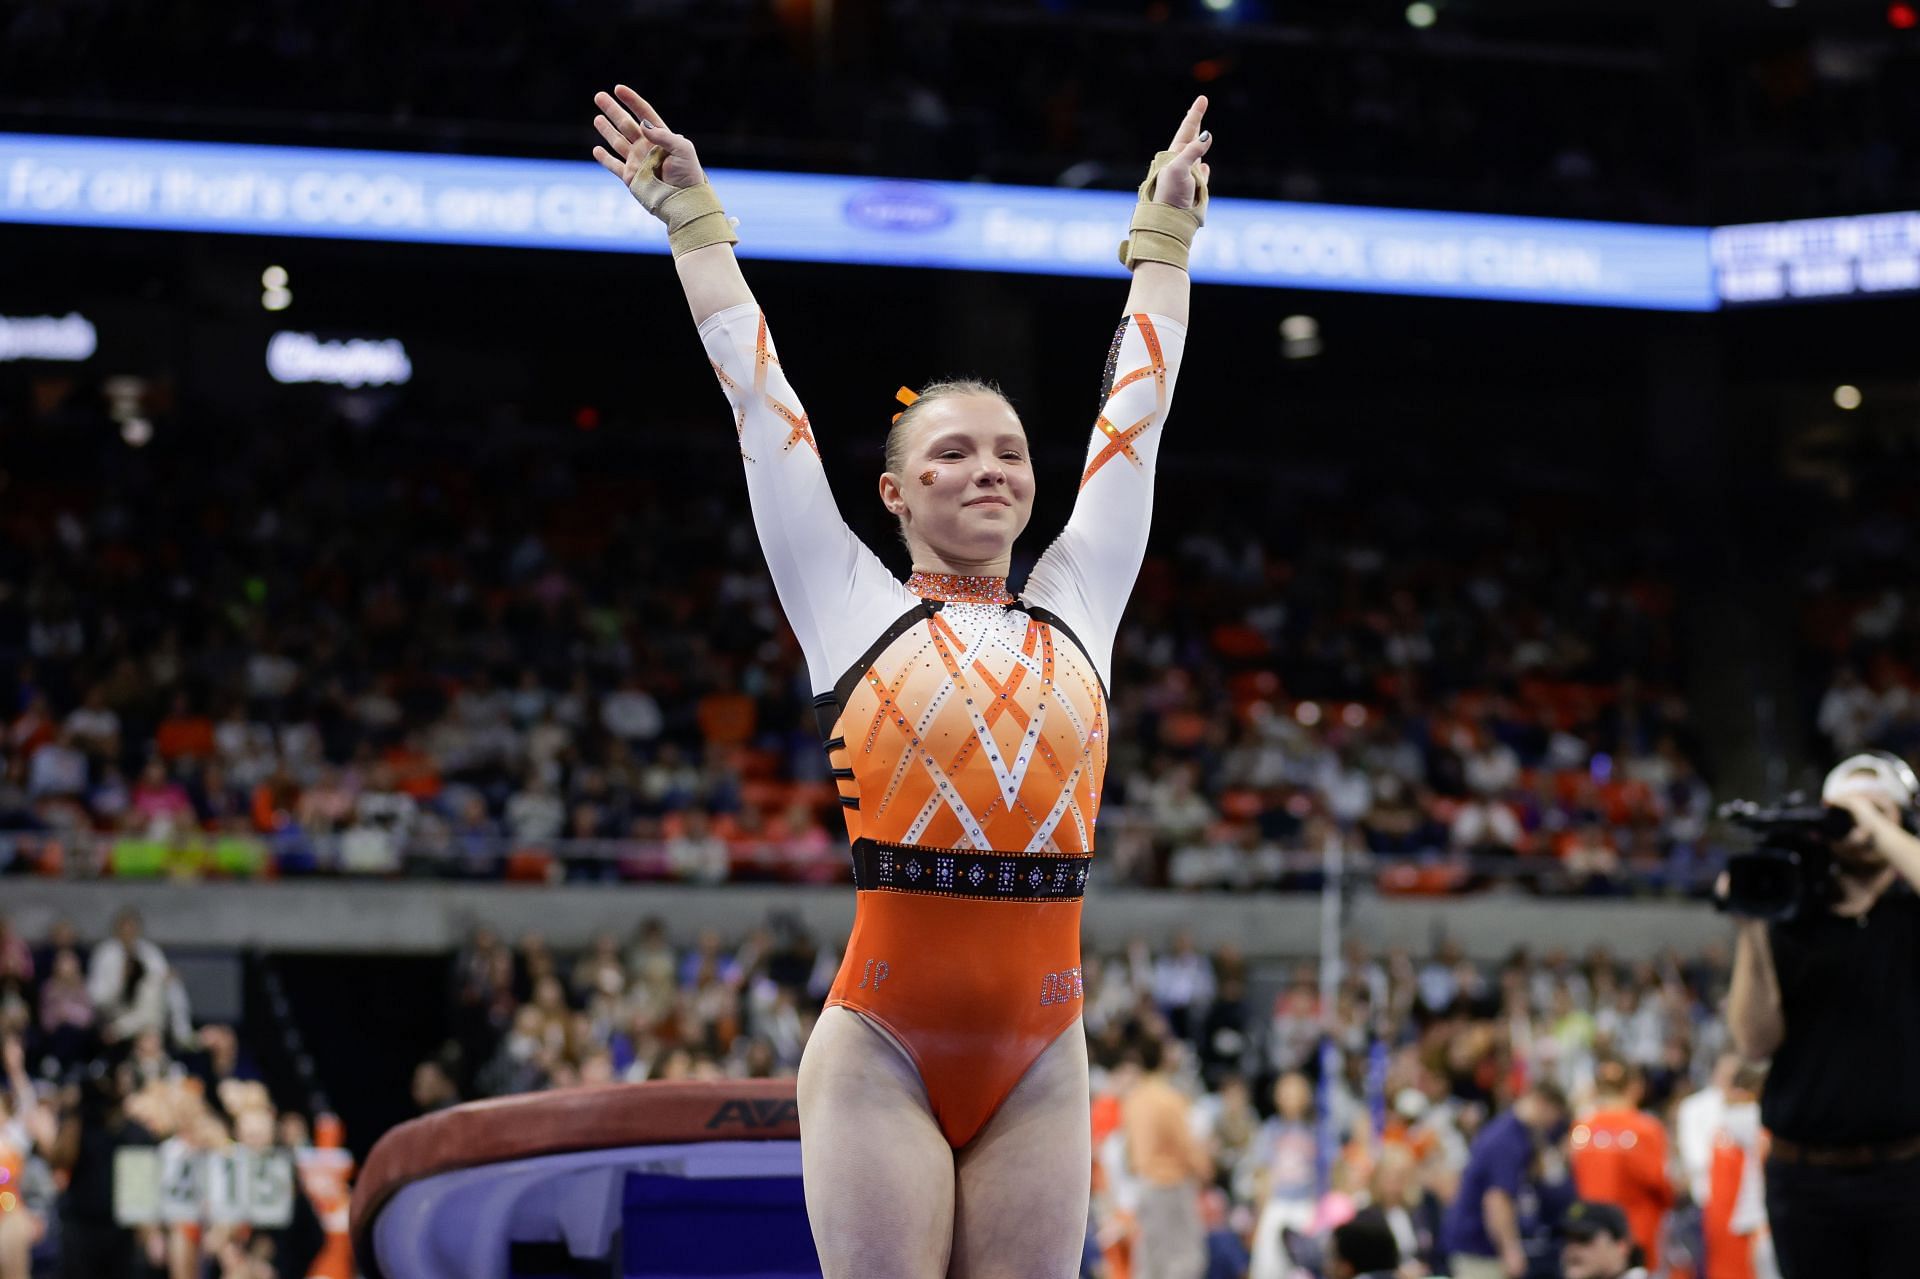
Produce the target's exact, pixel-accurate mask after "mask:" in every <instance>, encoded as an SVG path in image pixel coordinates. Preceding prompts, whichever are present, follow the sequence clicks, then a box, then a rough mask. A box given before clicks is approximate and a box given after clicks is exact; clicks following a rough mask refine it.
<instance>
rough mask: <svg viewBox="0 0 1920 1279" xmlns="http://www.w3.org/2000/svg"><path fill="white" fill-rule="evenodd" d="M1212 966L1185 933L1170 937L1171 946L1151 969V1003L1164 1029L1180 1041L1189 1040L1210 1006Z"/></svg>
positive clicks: (1212, 983)
mask: <svg viewBox="0 0 1920 1279" xmlns="http://www.w3.org/2000/svg"><path fill="white" fill-rule="evenodd" d="M1213 996H1214V975H1213V964H1212V962H1211V961H1210V960H1208V958H1207V957H1206V956H1205V955H1204V954H1202V953H1201V952H1200V951H1199V950H1198V949H1196V948H1195V946H1194V944H1193V937H1192V935H1191V934H1190V933H1187V932H1185V931H1182V932H1177V933H1175V934H1174V935H1173V944H1172V946H1171V947H1170V948H1169V950H1168V952H1167V953H1166V954H1165V955H1163V956H1161V957H1160V959H1159V961H1158V962H1157V963H1155V964H1154V966H1153V1002H1154V1004H1155V1006H1157V1007H1158V1008H1159V1009H1160V1015H1161V1016H1163V1017H1165V1018H1166V1019H1167V1025H1168V1026H1169V1027H1170V1028H1171V1029H1172V1031H1173V1033H1174V1034H1175V1035H1177V1036H1178V1037H1180V1038H1181V1039H1191V1038H1192V1037H1193V1034H1194V1032H1195V1031H1197V1030H1198V1029H1199V1022H1200V1017H1201V1016H1202V1015H1204V1013H1205V1012H1206V1009H1207V1007H1208V1006H1209V1005H1210V1004H1211V1003H1212V1002H1213Z"/></svg>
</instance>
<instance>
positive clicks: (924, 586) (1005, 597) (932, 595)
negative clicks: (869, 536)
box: [907, 570, 1013, 604]
mask: <svg viewBox="0 0 1920 1279" xmlns="http://www.w3.org/2000/svg"><path fill="white" fill-rule="evenodd" d="M907 589H908V590H910V591H912V592H913V593H914V594H915V595H918V596H919V597H920V598H921V599H923V600H942V601H945V602H946V603H948V604H1011V603H1013V596H1012V595H1010V594H1008V593H1007V579H1006V578H1004V577H975V576H972V575H969V574H965V573H924V572H920V571H919V570H915V572H914V574H913V576H912V577H909V578H908V579H907Z"/></svg>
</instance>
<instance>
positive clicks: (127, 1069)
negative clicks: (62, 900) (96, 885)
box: [0, 911, 352, 1279]
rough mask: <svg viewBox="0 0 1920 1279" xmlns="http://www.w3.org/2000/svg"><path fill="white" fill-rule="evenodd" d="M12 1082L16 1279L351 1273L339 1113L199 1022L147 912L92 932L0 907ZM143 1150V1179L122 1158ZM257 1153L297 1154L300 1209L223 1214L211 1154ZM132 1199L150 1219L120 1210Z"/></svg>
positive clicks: (290, 1163)
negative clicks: (146, 922)
mask: <svg viewBox="0 0 1920 1279" xmlns="http://www.w3.org/2000/svg"><path fill="white" fill-rule="evenodd" d="M0 1085H4V1087H0V1279H38V1277H39V1276H52V1275H59V1276H61V1279H146V1277H148V1276H153V1277H155V1279H157V1277H158V1276H161V1275H195V1276H208V1277H210V1279H307V1277H308V1276H316V1277H318V1279H350V1275H351V1274H352V1270H351V1264H352V1262H351V1257H350V1255H349V1253H348V1251H347V1246H346V1238H345V1234H344V1231H345V1219H346V1199H345V1192H346V1184H347V1179H348V1176H349V1174H350V1171H351V1161H350V1159H349V1158H348V1156H347V1153H346V1151H345V1150H344V1149H342V1148H341V1147H342V1139H343V1134H342V1133H341V1131H340V1124H339V1120H338V1119H337V1118H335V1117H334V1116H332V1115H328V1114H320V1115H315V1116H309V1115H308V1114H306V1113H303V1112H302V1111H301V1110H300V1109H297V1108H295V1107H293V1106H291V1105H289V1104H287V1098H286V1097H285V1096H277V1097H276V1096H275V1095H273V1094H272V1093H270V1092H269V1089H268V1086H267V1084H266V1083H265V1082H264V1080H263V1075H262V1071H261V1069H260V1067H259V1065H258V1062H257V1061H256V1058H255V1055H254V1053H253V1052H252V1050H251V1049H250V1048H249V1046H248V1040H247V1039H246V1037H245V1036H244V1035H242V1034H240V1033H237V1032H236V1029H235V1028H234V1027H231V1026H227V1025H222V1024H219V1023H206V1022H201V1021H197V1020H196V1019H195V1017H194V1015H193V1010H192V1008H191V1005H190V1001H189V999H188V995H187V989H186V985H185V983H184V982H183V981H182V979H181V976H180V973H179V971H178V969H177V968H176V967H175V965H173V964H172V963H170V962H169V960H168V957H167V954H166V952H165V951H164V950H162V949H161V947H159V946H158V945H156V944H155V943H154V942H153V941H152V940H151V939H150V938H148V937H147V936H146V935H145V933H144V931H143V928H142V924H141V920H140V917H139V916H138V915H137V914H134V913H133V912H131V911H128V912H124V913H122V914H121V915H120V916H119V918H118V920H117V921H116V923H115V926H114V929H113V933H112V935H111V936H109V937H106V938H102V939H95V940H93V941H92V943H91V944H89V943H88V940H87V939H82V938H81V937H79V936H78V935H77V934H76V933H75V931H74V929H73V927H72V926H71V925H70V924H66V923H57V924H55V925H54V927H53V928H52V929H51V930H50V931H49V933H48V934H47V935H46V936H45V937H42V938H36V939H28V938H26V937H23V936H21V935H20V934H19V933H18V932H16V931H14V930H13V929H12V927H11V926H10V925H9V923H8V922H7V920H6V918H5V917H4V916H0ZM143 1150H150V1151H152V1152H153V1155H154V1163H153V1164H152V1165H150V1166H149V1168H148V1170H147V1172H146V1174H145V1175H146V1177H147V1180H148V1183H149V1184H147V1186H146V1187H145V1189H144V1191H143V1190H142V1188H141V1186H140V1184H139V1183H140V1176H139V1175H137V1174H129V1173H128V1172H127V1170H125V1169H119V1170H117V1169H116V1160H117V1159H118V1157H119V1156H120V1155H121V1154H122V1152H128V1151H143ZM241 1152H244V1153H245V1154H248V1155H252V1156H259V1157H265V1156H275V1155H279V1156H284V1162H283V1164H282V1166H283V1167H284V1168H287V1169H289V1170H291V1172H292V1173H293V1175H292V1176H290V1177H287V1178H285V1179H284V1180H283V1182H282V1184H281V1185H280V1188H279V1193H280V1194H282V1195H283V1196H284V1201H283V1202H281V1203H280V1211H281V1212H282V1213H283V1215H284V1216H285V1220H284V1222H282V1223H280V1224H276V1225H271V1226H267V1225H258V1224H249V1223H248V1222H247V1221H244V1220H210V1219H209V1217H208V1215H207V1214H208V1211H209V1210H208V1209H207V1208H206V1207H204V1206H203V1205H204V1204H205V1203H208V1202H212V1200H211V1199H209V1198H207V1196H208V1195H209V1186H208V1183H207V1181H206V1180H205V1178H206V1177H208V1176H210V1175H211V1174H209V1173H206V1172H205V1171H198V1172H196V1171H195V1169H196V1168H202V1169H203V1168H204V1164H205V1162H206V1161H207V1160H209V1159H214V1158H216V1157H218V1156H222V1155H233V1154H236V1153H241ZM182 1169H185V1170H186V1171H185V1177H186V1178H187V1181H186V1184H185V1185H184V1186H178V1185H176V1186H174V1187H172V1188H163V1186H162V1184H161V1179H162V1176H163V1173H162V1170H167V1171H166V1172H165V1174H164V1175H165V1176H166V1177H167V1178H169V1179H177V1178H178V1177H179V1175H180V1170H182ZM130 1193H131V1194H133V1195H134V1197H135V1198H136V1199H138V1200H139V1201H140V1203H144V1204H145V1205H146V1206H147V1208H148V1209H149V1210H150V1211H147V1212H145V1213H141V1212H140V1210H139V1208H138V1207H137V1206H136V1205H134V1204H130V1203H129V1201H128V1198H127V1196H128V1195H129V1194H130ZM254 1193H259V1194H262V1195H265V1194H266V1193H267V1192H265V1191H264V1190H262V1191H259V1192H254ZM243 1197H244V1196H243ZM213 1198H214V1199H217V1198H218V1196H217V1195H215V1196H213ZM177 1201H184V1202H185V1204H186V1207H187V1208H189V1209H191V1211H179V1212H176V1211H173V1210H172V1209H173V1208H174V1206H175V1204H176V1202H177ZM242 1209H243V1210H242V1211H240V1212H237V1213H236V1214H234V1215H235V1216H240V1217H244V1216H245V1215H246V1213H245V1211H244V1205H242ZM130 1213H132V1214H134V1215H144V1216H146V1217H147V1218H148V1221H147V1223H146V1224H141V1225H137V1226H131V1227H129V1226H126V1225H124V1224H122V1223H123V1222H124V1221H125V1220H126V1218H127V1217H128V1215H129V1214H130ZM215 1215H218V1214H217V1212H216V1214H215Z"/></svg>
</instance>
